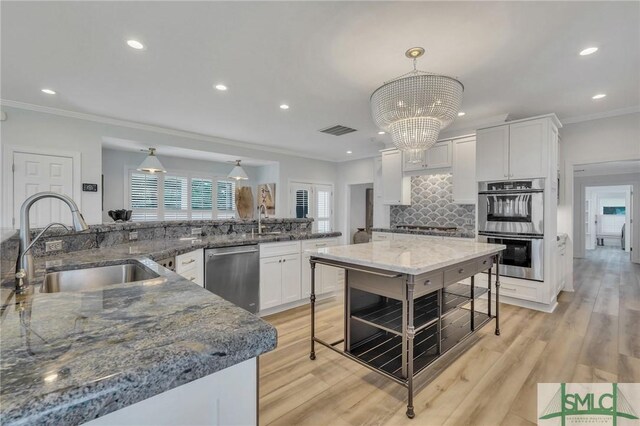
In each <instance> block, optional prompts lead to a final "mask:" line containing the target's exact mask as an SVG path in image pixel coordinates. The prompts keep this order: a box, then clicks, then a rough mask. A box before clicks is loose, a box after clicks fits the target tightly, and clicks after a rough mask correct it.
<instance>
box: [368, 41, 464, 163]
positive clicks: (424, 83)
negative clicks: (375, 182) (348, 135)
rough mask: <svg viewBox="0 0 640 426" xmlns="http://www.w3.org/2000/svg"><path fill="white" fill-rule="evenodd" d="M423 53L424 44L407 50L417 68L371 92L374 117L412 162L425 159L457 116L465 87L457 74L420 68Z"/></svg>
mask: <svg viewBox="0 0 640 426" xmlns="http://www.w3.org/2000/svg"><path fill="white" fill-rule="evenodd" d="M422 55H424V49H423V48H421V47H414V48H411V49H409V50H407V52H406V53H405V56H406V57H407V58H409V59H413V71H411V72H409V73H407V74H404V75H401V76H400V77H397V78H395V79H393V80H391V81H389V82H386V83H385V84H383V85H382V86H381V87H379V88H378V89H377V90H376V91H375V92H373V94H372V95H371V115H372V116H373V120H374V121H375V123H376V125H377V126H378V127H379V128H380V129H381V130H383V131H385V132H387V133H390V134H391V138H392V140H393V144H394V145H395V146H396V148H398V149H399V150H400V151H404V152H406V153H407V154H408V161H409V162H419V161H421V158H422V154H423V152H424V151H426V150H427V149H429V148H431V147H432V146H433V144H435V143H436V140H438V135H439V134H440V130H442V129H444V128H446V127H447V126H449V125H450V124H451V123H452V122H453V120H454V119H455V117H457V114H458V111H459V110H460V105H461V104H462V92H463V90H464V87H463V86H462V83H460V82H459V81H458V80H456V79H455V78H453V77H447V76H444V75H438V74H433V73H429V72H424V71H418V70H417V69H416V62H417V58H419V57H421V56H422Z"/></svg>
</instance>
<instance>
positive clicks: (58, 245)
mask: <svg viewBox="0 0 640 426" xmlns="http://www.w3.org/2000/svg"><path fill="white" fill-rule="evenodd" d="M60 250H62V241H61V240H56V241H47V242H46V243H44V251H45V252H46V253H49V252H50V251H60Z"/></svg>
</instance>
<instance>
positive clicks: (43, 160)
mask: <svg viewBox="0 0 640 426" xmlns="http://www.w3.org/2000/svg"><path fill="white" fill-rule="evenodd" d="M13 164H14V171H13V219H14V226H15V227H16V228H18V227H20V207H21V206H22V203H23V202H24V200H26V199H27V198H28V197H30V196H31V195H33V194H35V193H37V192H42V191H51V192H56V193H58V194H65V195H68V196H70V197H73V159H72V158H71V157H59V156H55V155H41V154H29V153H24V152H15V153H14V154H13ZM29 219H30V226H31V227H32V228H39V227H43V226H45V225H47V224H49V223H51V222H62V223H64V224H68V225H71V213H70V211H69V208H68V207H67V206H66V205H65V204H64V203H63V202H62V201H60V200H55V199H44V200H40V201H38V202H37V203H35V204H34V205H33V207H32V208H31V214H30V216H29Z"/></svg>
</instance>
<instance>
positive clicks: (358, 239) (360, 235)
mask: <svg viewBox="0 0 640 426" xmlns="http://www.w3.org/2000/svg"><path fill="white" fill-rule="evenodd" d="M370 238H371V237H370V236H369V233H368V232H367V231H365V230H364V228H358V232H356V233H355V234H353V244H362V243H368V242H369V240H370Z"/></svg>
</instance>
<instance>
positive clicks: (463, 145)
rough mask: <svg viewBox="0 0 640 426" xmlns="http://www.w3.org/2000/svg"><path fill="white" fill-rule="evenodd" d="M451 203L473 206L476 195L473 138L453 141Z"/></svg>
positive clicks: (474, 145) (474, 143) (474, 144)
mask: <svg viewBox="0 0 640 426" xmlns="http://www.w3.org/2000/svg"><path fill="white" fill-rule="evenodd" d="M451 173H452V176H451V178H452V179H453V182H452V183H453V189H452V192H453V202H454V203H457V204H475V203H476V196H477V193H478V185H477V183H476V139H475V138H474V137H469V138H463V139H456V140H454V141H453V168H452V169H451Z"/></svg>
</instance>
